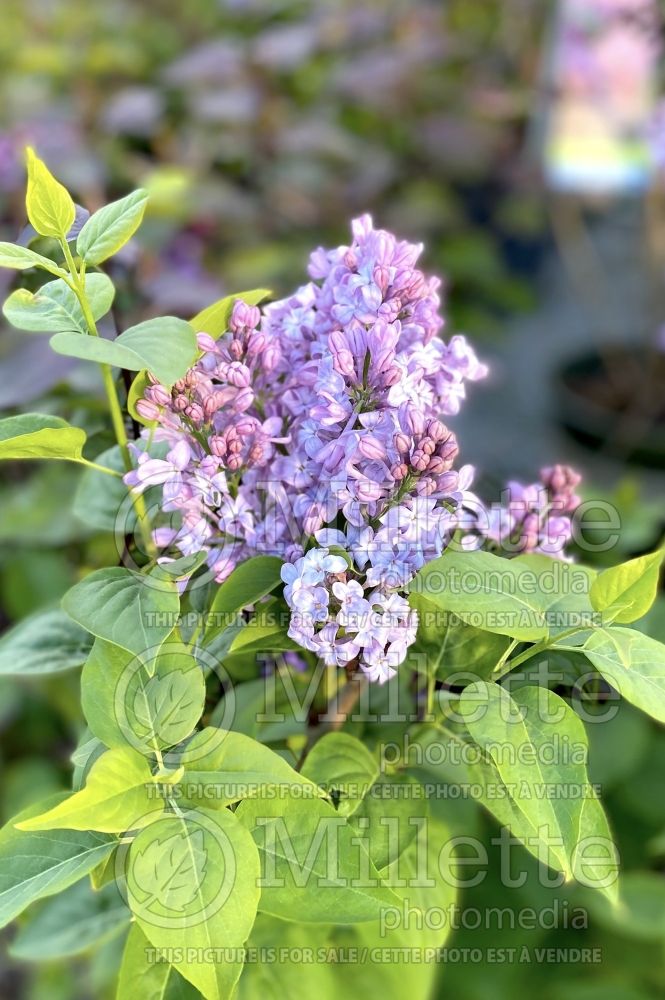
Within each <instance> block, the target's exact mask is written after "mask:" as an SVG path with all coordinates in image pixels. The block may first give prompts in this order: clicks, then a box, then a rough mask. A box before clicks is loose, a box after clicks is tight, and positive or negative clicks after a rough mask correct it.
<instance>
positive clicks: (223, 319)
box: [190, 288, 272, 337]
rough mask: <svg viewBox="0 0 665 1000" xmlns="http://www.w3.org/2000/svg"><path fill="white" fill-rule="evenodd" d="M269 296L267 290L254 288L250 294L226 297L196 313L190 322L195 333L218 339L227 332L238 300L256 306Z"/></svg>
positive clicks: (243, 293) (239, 293) (242, 293)
mask: <svg viewBox="0 0 665 1000" xmlns="http://www.w3.org/2000/svg"><path fill="white" fill-rule="evenodd" d="M271 294H272V293H271V292H270V291H269V290H268V289H267V288H255V289H253V290H252V291H251V292H237V293H236V294H235V295H227V296H226V297H225V298H223V299H219V301H218V302H213V304H212V305H211V306H208V307H207V308H206V309H203V310H202V311H201V312H200V313H197V314H196V316H195V317H194V318H193V319H192V320H190V322H191V324H192V327H193V328H194V330H196V332H197V333H208V334H210V336H211V337H219V336H221V334H222V333H226V331H227V330H228V328H229V320H230V319H231V313H232V312H233V306H234V305H235V303H236V302H237V301H238V299H241V300H242V301H243V302H246V303H247V305H248V306H256V305H258V304H259V302H262V301H263V300H264V299H265V298H267V297H268V296H269V295H271Z"/></svg>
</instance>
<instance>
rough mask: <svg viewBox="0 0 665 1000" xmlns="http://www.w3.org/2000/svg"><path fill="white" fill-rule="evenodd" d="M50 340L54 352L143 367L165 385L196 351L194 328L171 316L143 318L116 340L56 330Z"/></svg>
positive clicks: (180, 374)
mask: <svg viewBox="0 0 665 1000" xmlns="http://www.w3.org/2000/svg"><path fill="white" fill-rule="evenodd" d="M50 344H51V347H52V348H53V350H54V351H55V352H56V353H57V354H65V355H66V356H67V357H72V358H81V359H82V360H83V361H96V362H98V363H100V364H107V365H112V366H113V367H115V368H126V369H127V370H128V371H141V369H143V368H147V369H148V370H149V371H151V372H152V373H153V375H155V376H156V377H157V378H158V379H159V381H160V382H162V383H163V384H164V385H168V386H170V385H173V383H174V382H177V381H178V379H179V378H182V377H183V375H184V374H185V373H186V372H187V370H188V369H189V368H191V366H192V365H193V364H194V362H195V361H196V354H197V345H196V334H195V333H194V330H193V329H192V327H191V326H190V325H189V323H187V322H185V320H184V319H177V318H176V317H175V316H162V317H160V318H158V319H149V320H146V321H145V323H139V324H138V326H132V327H130V328H129V330H125V332H124V333H121V334H120V336H119V337H117V338H116V340H104V339H103V338H102V337H85V338H84V337H79V336H78V335H76V334H71V333H56V334H55V336H53V337H51V340H50Z"/></svg>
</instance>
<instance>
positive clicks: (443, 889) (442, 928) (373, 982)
mask: <svg viewBox="0 0 665 1000" xmlns="http://www.w3.org/2000/svg"><path fill="white" fill-rule="evenodd" d="M449 842H450V832H449V831H448V829H447V827H445V826H444V825H443V824H442V823H440V822H434V821H432V820H428V821H427V824H426V825H425V824H423V826H422V827H421V829H420V831H419V832H418V835H417V837H416V838H415V839H414V840H413V841H412V843H411V844H410V845H409V846H408V847H407V849H406V850H405V851H404V853H403V854H402V855H401V856H400V857H399V859H398V860H397V861H396V862H395V863H394V864H393V865H392V867H391V869H390V871H389V872H388V873H387V879H388V881H389V882H390V881H393V882H394V884H395V889H394V891H395V895H396V896H397V897H398V903H397V906H396V908H394V909H392V908H391V910H390V911H389V912H388V913H387V914H386V918H385V919H384V922H383V925H381V924H377V923H376V922H374V923H364V924H357V925H356V926H355V927H349V928H340V929H336V930H335V931H334V937H333V941H332V944H333V945H337V946H338V947H346V948H356V949H357V952H356V954H357V955H358V956H359V962H358V963H356V964H353V965H352V964H350V963H346V964H344V965H342V966H340V967H339V969H338V970H336V973H337V974H336V977H335V978H336V995H337V994H339V993H341V994H345V993H346V994H348V995H351V996H371V997H381V996H385V997H392V996H413V997H430V996H433V995H434V994H435V989H434V987H435V977H436V963H435V962H432V954H433V953H434V954H436V952H434V949H439V948H441V947H442V946H443V945H444V943H445V941H446V939H447V937H448V935H449V934H450V930H451V923H452V922H451V921H449V920H444V921H443V923H442V925H440V924H439V923H438V922H437V921H433V920H431V917H432V916H433V914H437V913H439V914H441V913H444V914H449V913H452V912H454V909H453V908H454V906H455V898H456V891H455V888H454V883H453V880H452V879H450V877H449V875H448V872H446V871H445V870H442V863H441V857H440V851H441V850H442V848H445V847H446V845H447V844H448V843H449ZM406 955H408V956H409V958H408V961H406V962H405V961H404V957H405V956H406ZM375 956H376V957H375ZM379 956H380V958H379Z"/></svg>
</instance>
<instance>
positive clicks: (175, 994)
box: [116, 923, 199, 1000]
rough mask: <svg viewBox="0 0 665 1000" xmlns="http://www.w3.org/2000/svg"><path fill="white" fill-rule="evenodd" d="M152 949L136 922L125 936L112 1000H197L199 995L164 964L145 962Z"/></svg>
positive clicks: (162, 962) (175, 971) (160, 962)
mask: <svg viewBox="0 0 665 1000" xmlns="http://www.w3.org/2000/svg"><path fill="white" fill-rule="evenodd" d="M153 950H154V949H153V947H152V945H151V944H150V942H149V941H148V939H147V937H146V936H145V934H144V933H143V931H142V930H141V928H140V927H139V925H138V924H137V923H133V924H132V926H131V930H130V932H129V935H128V937H127V941H126V944H125V950H124V952H123V956H122V965H121V966H120V978H119V980H118V992H117V994H116V1000H136V998H137V997H140V1000H198V997H199V993H198V992H197V991H196V990H195V989H194V987H193V986H191V985H190V984H189V983H188V982H187V980H185V979H183V978H182V976H181V975H180V973H179V972H178V971H177V969H174V968H173V966H172V965H169V964H168V962H165V961H156V960H153V961H149V960H148V955H149V953H150V952H151V951H153Z"/></svg>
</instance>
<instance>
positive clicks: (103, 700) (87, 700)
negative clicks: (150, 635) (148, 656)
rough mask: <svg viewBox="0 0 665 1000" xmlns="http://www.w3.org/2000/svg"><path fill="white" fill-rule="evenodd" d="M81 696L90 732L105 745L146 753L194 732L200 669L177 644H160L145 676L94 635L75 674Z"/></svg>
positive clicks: (136, 663) (201, 696)
mask: <svg viewBox="0 0 665 1000" xmlns="http://www.w3.org/2000/svg"><path fill="white" fill-rule="evenodd" d="M81 700H82V707H83V712H84V715H85V717H86V719H87V720H88V725H89V726H90V730H91V732H92V733H93V734H94V735H95V736H97V737H98V739H100V740H102V742H103V743H105V744H106V746H108V747H124V746H127V745H128V744H129V745H130V746H133V747H134V748H135V749H137V750H139V751H141V752H143V753H149V752H150V751H151V750H153V749H154V748H155V747H157V748H159V749H163V748H164V747H170V746H174V745H175V744H176V743H180V742H181V741H182V740H184V739H185V738H186V737H187V736H189V735H190V733H191V732H192V731H193V730H194V728H195V726H196V723H197V722H198V721H199V719H200V718H201V713H202V712H203V705H204V701H205V682H204V678H203V671H202V669H201V667H200V666H199V665H198V663H197V662H196V660H195V659H194V657H193V656H192V655H191V653H189V652H188V650H187V649H186V647H185V646H183V645H182V643H179V642H171V641H167V642H166V643H164V645H162V647H161V648H160V650H159V652H158V653H157V656H156V657H155V660H154V673H153V674H152V676H151V675H150V674H148V672H147V671H146V670H145V668H144V665H143V663H142V662H141V660H137V659H136V657H135V656H133V654H131V653H129V652H127V650H124V649H121V648H120V647H119V646H116V645H114V644H113V643H110V642H106V641H104V640H103V639H97V640H96V642H95V645H94V646H93V649H92V652H91V654H90V656H89V657H88V659H87V661H86V663H85V666H84V668H83V673H82V675H81Z"/></svg>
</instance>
